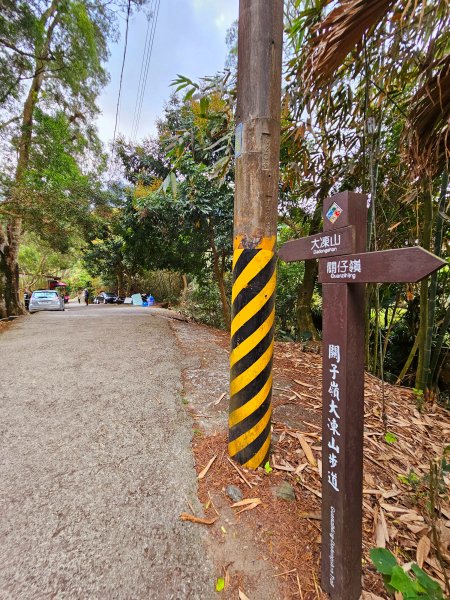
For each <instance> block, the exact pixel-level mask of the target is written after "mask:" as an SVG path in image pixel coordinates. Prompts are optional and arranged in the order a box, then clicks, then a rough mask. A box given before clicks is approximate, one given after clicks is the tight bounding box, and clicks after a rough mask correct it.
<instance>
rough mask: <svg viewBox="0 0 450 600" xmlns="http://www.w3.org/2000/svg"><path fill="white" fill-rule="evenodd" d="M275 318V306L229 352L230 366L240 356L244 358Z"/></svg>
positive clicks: (267, 330)
mask: <svg viewBox="0 0 450 600" xmlns="http://www.w3.org/2000/svg"><path fill="white" fill-rule="evenodd" d="M274 319H275V307H274V308H273V310H272V312H271V313H270V315H269V316H268V317H267V319H266V320H265V321H264V323H263V324H262V325H260V326H259V327H258V329H257V330H256V331H254V332H253V333H252V334H251V335H250V336H249V337H248V338H247V339H246V340H244V341H243V342H242V343H241V344H239V346H236V348H234V349H233V350H232V351H231V354H230V367H233V365H235V364H236V363H237V362H238V361H240V360H241V358H244V356H246V355H247V354H248V353H249V352H250V351H251V350H253V348H255V346H257V345H258V344H259V342H260V341H261V340H262V339H264V338H265V336H266V335H267V334H268V333H269V331H270V330H271V328H272V325H273V322H274Z"/></svg>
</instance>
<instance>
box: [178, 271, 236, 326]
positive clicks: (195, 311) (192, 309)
mask: <svg viewBox="0 0 450 600" xmlns="http://www.w3.org/2000/svg"><path fill="white" fill-rule="evenodd" d="M225 286H226V291H227V297H228V298H230V299H231V273H227V274H226V275H225ZM178 309H179V311H180V312H181V313H182V314H184V315H186V316H187V317H189V318H190V319H193V320H194V321H196V322H197V323H204V324H205V325H210V326H211V327H218V328H220V329H225V321H224V319H223V312H222V302H221V300H220V295H219V290H218V288H217V283H216V282H215V281H214V279H213V278H212V277H209V276H205V277H204V278H202V279H201V280H199V279H194V280H192V281H191V282H190V283H189V285H188V287H187V289H186V290H185V291H184V292H183V294H182V295H181V300H180V304H179V306H178Z"/></svg>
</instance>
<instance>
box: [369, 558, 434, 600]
mask: <svg viewBox="0 0 450 600" xmlns="http://www.w3.org/2000/svg"><path fill="white" fill-rule="evenodd" d="M370 558H371V559H372V562H373V564H374V565H375V567H376V569H377V571H378V572H379V573H381V575H382V576H383V581H384V585H385V587H386V590H387V591H388V592H389V593H390V594H394V592H401V594H402V595H403V598H404V600H418V599H419V598H423V599H424V600H425V599H427V600H444V596H443V594H442V590H441V587H440V585H439V584H438V583H437V581H434V580H433V579H431V577H429V576H428V575H427V574H426V573H425V571H423V570H422V569H421V568H420V567H419V566H418V565H416V564H415V563H413V564H412V565H411V570H410V571H409V572H406V571H405V570H404V569H403V568H402V567H400V566H399V565H398V563H397V559H396V558H395V556H394V555H393V554H392V553H391V552H389V550H386V549H385V548H372V549H371V550H370Z"/></svg>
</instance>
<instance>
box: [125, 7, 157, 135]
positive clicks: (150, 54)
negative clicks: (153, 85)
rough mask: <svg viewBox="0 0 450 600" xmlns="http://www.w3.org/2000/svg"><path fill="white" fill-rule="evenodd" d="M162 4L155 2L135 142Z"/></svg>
mask: <svg viewBox="0 0 450 600" xmlns="http://www.w3.org/2000/svg"><path fill="white" fill-rule="evenodd" d="M160 3H161V0H155V3H154V12H153V20H152V24H151V29H150V37H149V43H148V46H147V56H146V57H145V67H144V71H143V77H142V81H140V83H141V86H140V89H138V94H137V99H136V108H135V118H134V122H133V129H132V133H131V137H132V139H133V141H134V140H135V139H136V137H137V134H138V129H139V123H140V119H141V114H142V105H143V102H144V96H145V89H146V87H147V79H148V72H149V66H150V61H151V57H152V52H153V43H154V41H155V32H156V26H157V23H158V15H159V7H160ZM143 65H144V63H143ZM141 74H142V70H141Z"/></svg>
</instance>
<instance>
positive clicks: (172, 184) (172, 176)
mask: <svg viewBox="0 0 450 600" xmlns="http://www.w3.org/2000/svg"><path fill="white" fill-rule="evenodd" d="M170 187H171V188H172V196H173V197H174V198H176V197H177V189H178V188H177V178H176V177H175V173H174V172H173V171H171V172H170Z"/></svg>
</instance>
